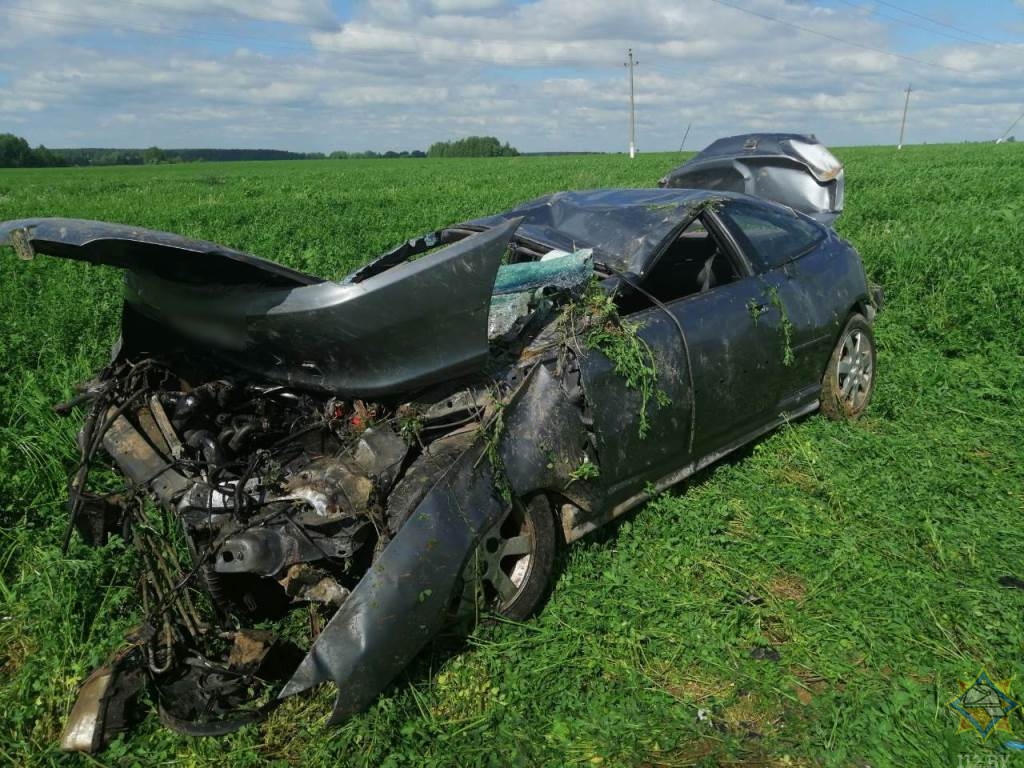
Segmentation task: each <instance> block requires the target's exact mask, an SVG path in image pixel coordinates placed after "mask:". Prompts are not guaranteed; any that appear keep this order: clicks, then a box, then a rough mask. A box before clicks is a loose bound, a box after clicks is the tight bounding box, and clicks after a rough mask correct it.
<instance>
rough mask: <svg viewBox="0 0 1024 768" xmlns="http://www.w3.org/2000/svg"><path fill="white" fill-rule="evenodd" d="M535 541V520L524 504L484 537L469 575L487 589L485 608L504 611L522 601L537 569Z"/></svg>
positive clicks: (510, 510) (515, 508)
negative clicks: (535, 565)
mask: <svg viewBox="0 0 1024 768" xmlns="http://www.w3.org/2000/svg"><path fill="white" fill-rule="evenodd" d="M535 542H536V532H535V531H534V526H533V521H532V520H531V519H530V516H529V515H528V514H526V509H525V508H524V507H523V506H522V505H521V504H519V503H517V502H516V503H513V504H512V507H511V509H509V511H508V512H507V513H506V514H505V516H504V517H503V518H502V519H501V520H500V521H499V522H498V523H497V524H496V525H495V526H494V527H493V528H491V529H490V530H489V531H488V532H487V533H486V534H484V536H483V538H482V539H481V541H480V546H479V547H478V548H477V551H476V555H475V557H474V558H472V559H471V560H470V562H469V566H468V568H467V576H469V577H470V578H471V579H472V581H473V582H474V583H475V584H477V585H479V587H482V589H483V599H484V602H483V604H484V605H486V606H490V607H492V608H494V609H496V610H499V611H500V610H502V609H503V608H506V607H508V606H509V605H511V604H512V603H514V602H515V601H516V599H518V597H519V595H521V594H522V592H523V590H524V588H525V587H526V584H527V582H528V581H529V579H530V573H531V572H532V570H533V563H534V557H533V549H534V543H535ZM473 577H475V578H473ZM469 580H470V579H467V581H469Z"/></svg>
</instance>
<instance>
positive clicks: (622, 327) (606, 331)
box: [562, 280, 670, 439]
mask: <svg viewBox="0 0 1024 768" xmlns="http://www.w3.org/2000/svg"><path fill="white" fill-rule="evenodd" d="M562 318H563V327H564V328H565V335H566V338H568V339H572V338H575V337H576V334H577V333H580V332H582V333H583V338H584V344H585V346H586V347H587V349H593V350H597V351H599V352H600V353H601V354H603V355H604V356H605V357H607V358H608V359H609V360H610V361H611V363H612V367H613V369H614V371H615V373H617V374H618V375H619V376H621V377H622V378H623V380H624V381H625V382H626V386H627V387H629V388H630V389H634V390H636V391H637V392H639V393H640V413H639V419H638V420H639V431H640V437H641V439H643V438H645V437H646V436H647V432H648V430H649V429H650V417H649V413H648V405H649V403H650V401H651V400H652V399H653V400H654V401H655V402H656V403H657V404H658V405H659V406H666V405H668V404H669V402H670V400H669V397H668V395H666V394H665V392H664V391H663V390H662V389H661V388H660V387H659V386H658V368H657V360H656V359H655V357H654V351H653V350H652V349H651V348H650V346H649V345H648V344H647V342H646V341H644V340H643V339H642V338H640V335H639V334H638V331H639V330H640V328H641V327H642V324H641V323H639V322H631V321H629V320H624V319H623V318H621V317H620V316H619V310H618V307H616V306H615V300H614V299H613V298H612V297H611V296H609V295H607V294H606V293H605V292H604V291H602V290H601V287H600V285H599V284H598V282H597V281H596V280H591V282H590V284H589V285H588V286H587V288H586V290H585V291H584V293H583V296H582V298H581V299H580V301H579V303H570V304H567V305H566V307H565V309H564V310H563V314H562Z"/></svg>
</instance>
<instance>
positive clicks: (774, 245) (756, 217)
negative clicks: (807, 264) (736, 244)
mask: <svg viewBox="0 0 1024 768" xmlns="http://www.w3.org/2000/svg"><path fill="white" fill-rule="evenodd" d="M720 215H721V217H722V218H723V219H725V220H726V222H727V223H728V224H729V225H730V229H732V230H733V234H734V235H736V236H737V239H739V240H740V241H741V244H742V245H744V246H748V248H746V249H745V250H750V251H752V253H751V254H750V256H751V258H752V259H754V260H756V261H757V262H760V264H761V265H762V266H763V267H764V268H765V269H771V268H772V267H778V266H781V265H782V264H785V263H786V262H787V261H792V260H793V259H795V258H796V257H798V256H801V255H802V254H804V253H806V252H807V251H808V250H809V249H810V248H811V247H812V246H814V245H815V244H817V243H819V242H820V241H821V240H822V239H824V237H825V233H824V232H823V231H822V230H821V228H820V227H818V225H817V224H814V223H813V222H810V221H807V220H806V219H803V218H801V217H800V216H798V215H797V214H796V213H794V212H793V211H791V210H788V209H786V208H775V207H772V208H761V207H759V206H753V205H748V204H746V203H733V204H732V205H729V206H728V207H726V208H725V209H724V210H722V211H721V214H720ZM743 241H746V242H743Z"/></svg>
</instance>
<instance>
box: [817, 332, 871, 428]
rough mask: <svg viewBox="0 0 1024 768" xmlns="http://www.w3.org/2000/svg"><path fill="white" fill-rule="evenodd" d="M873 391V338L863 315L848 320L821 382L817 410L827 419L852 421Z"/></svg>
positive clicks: (858, 414) (868, 400) (863, 407)
mask: <svg viewBox="0 0 1024 768" xmlns="http://www.w3.org/2000/svg"><path fill="white" fill-rule="evenodd" d="M874 390H875V336H874V334H873V333H872V331H871V326H870V324H868V321H867V320H865V319H864V316H863V315H859V314H855V315H853V316H851V317H850V319H849V321H847V323H846V327H845V328H843V332H842V333H841V334H840V335H839V341H838V343H837V344H836V347H835V349H834V350H833V351H832V357H831V358H830V359H829V361H828V365H827V366H826V367H825V375H824V376H823V377H822V380H821V411H822V413H824V414H825V415H826V416H828V417H829V418H830V419H855V418H857V417H858V416H860V415H861V414H862V413H863V412H864V410H865V409H866V408H867V407H868V403H870V402H871V395H872V393H873V392H874Z"/></svg>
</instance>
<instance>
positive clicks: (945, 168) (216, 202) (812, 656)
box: [0, 145, 1024, 766]
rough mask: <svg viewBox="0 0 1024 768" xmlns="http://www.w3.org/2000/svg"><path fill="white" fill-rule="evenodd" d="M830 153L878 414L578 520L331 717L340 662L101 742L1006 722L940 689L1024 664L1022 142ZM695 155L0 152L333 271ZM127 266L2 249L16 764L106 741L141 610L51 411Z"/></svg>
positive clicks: (814, 737)
mask: <svg viewBox="0 0 1024 768" xmlns="http://www.w3.org/2000/svg"><path fill="white" fill-rule="evenodd" d="M839 154H840V155H841V157H842V159H843V160H844V161H845V163H846V167H847V180H848V181H847V184H848V187H847V210H846V212H845V213H844V215H843V217H842V218H841V219H840V220H839V227H838V228H839V230H840V232H841V233H842V234H843V236H844V237H847V238H848V239H850V240H851V241H852V242H853V243H854V244H855V245H856V246H857V247H858V249H859V250H860V252H861V253H862V254H863V256H864V259H865V262H866V264H867V267H868V271H869V273H870V274H871V276H872V277H873V278H875V279H876V280H879V281H881V282H883V283H884V284H885V285H886V288H887V295H888V307H887V308H886V310H885V312H884V313H883V314H882V315H881V316H880V318H879V322H878V327H877V336H878V344H879V360H878V389H877V391H876V394H875V401H874V404H873V405H872V407H871V409H870V410H869V412H868V415H867V416H866V418H864V419H862V420H860V421H859V422H857V423H854V424H840V423H833V422H829V421H827V420H825V419H823V418H821V417H817V416H815V417H811V418H809V419H806V420H804V421H802V422H798V423H795V424H792V425H790V426H787V427H786V428H784V429H781V430H779V431H777V432H775V433H774V434H772V435H771V436H769V437H768V438H766V439H764V440H762V441H761V442H760V443H759V444H757V445H756V446H755V447H754V448H753V449H752V450H750V451H748V452H746V454H745V455H743V456H741V457H739V458H737V459H735V460H733V461H730V462H728V463H725V464H722V465H719V466H718V467H717V468H715V469H713V470H712V471H710V472H707V473H705V474H704V475H702V476H701V477H699V478H697V479H696V480H695V481H694V482H692V483H691V484H690V485H689V487H687V488H685V489H682V488H681V489H678V490H677V491H676V492H674V493H669V494H664V495H662V496H660V497H658V498H657V499H655V500H654V501H652V502H651V503H649V504H647V505H646V506H645V507H643V508H642V509H640V510H639V511H638V512H636V513H635V514H633V515H631V516H629V517H628V518H627V520H626V521H625V522H623V523H621V524H619V525H618V526H616V527H615V528H614V529H613V530H607V531H602V532H599V533H598V534H597V535H595V536H593V537H591V538H589V539H585V540H584V541H582V542H580V543H578V544H577V545H576V546H574V547H572V548H570V549H569V550H568V552H567V553H566V555H565V556H564V559H563V567H562V570H561V573H560V576H559V579H558V581H557V584H556V585H555V589H554V593H553V595H552V598H551V601H550V603H549V605H548V607H547V608H546V610H545V611H544V612H543V613H542V614H541V615H540V616H539V617H538V618H537V619H535V620H533V621H531V622H529V623H528V624H526V625H512V624H499V625H497V626H488V627H485V628H483V629H481V630H479V631H478V633H477V634H476V635H475V636H474V637H473V638H472V639H471V641H470V643H469V647H468V648H466V649H465V650H464V651H463V652H461V653H457V654H451V653H450V652H448V651H446V650H444V649H442V648H440V647H437V648H432V649H431V650H429V651H427V652H425V653H424V654H423V655H422V656H421V657H420V658H419V659H418V660H417V662H416V663H415V664H414V665H413V668H412V669H410V670H409V671H408V672H407V673H406V674H405V675H403V676H402V677H401V678H400V679H399V680H398V681H397V683H396V684H395V685H394V686H393V687H392V688H391V689H389V690H388V691H387V692H386V693H385V695H384V696H382V697H381V698H380V700H379V701H378V703H377V704H376V705H374V707H372V708H371V709H370V711H368V712H367V713H365V714H363V715H360V716H358V717H356V718H354V719H353V720H351V721H350V722H348V723H346V724H344V725H343V726H341V727H336V728H328V727H325V726H324V725H323V724H322V719H323V717H324V716H325V715H326V713H327V712H328V709H329V707H328V702H329V698H330V691H328V690H326V689H324V690H322V691H320V692H318V693H317V694H315V695H314V696H312V697H310V698H301V697H300V698H296V699H293V700H291V701H289V702H288V703H287V704H286V705H285V706H284V707H282V709H281V710H279V711H278V712H277V713H276V714H275V715H274V716H273V717H272V718H271V719H270V720H269V721H268V722H267V723H265V724H263V725H261V726H258V727H249V728H246V729H245V730H243V731H242V732H240V733H238V734H235V735H232V736H230V737H227V738H224V739H221V740H214V739H206V740H198V739H190V738H186V737H181V736H177V735H174V734H171V733H169V732H167V731H165V730H163V729H162V728H161V727H160V726H159V724H158V723H157V721H156V718H155V717H154V716H152V715H148V716H147V717H146V719H145V720H144V721H143V723H142V724H141V725H140V726H139V727H138V728H137V729H136V730H135V731H134V732H132V733H131V734H130V735H129V736H128V737H126V738H125V739H123V740H121V741H118V742H116V743H115V744H114V745H112V746H111V747H110V748H109V749H108V750H107V751H106V752H105V753H103V754H102V755H100V756H99V758H98V761H99V762H100V763H102V764H106V765H156V764H182V765H207V764H218V763H226V762H229V763H230V764H232V765H246V764H257V763H261V762H263V761H273V762H276V763H277V764H280V765H289V764H299V763H301V764H303V765H314V766H318V765H324V766H327V765H356V766H376V765H393V766H403V765H410V766H412V765H416V766H420V765H495V766H498V765H517V764H522V765H552V766H560V765H572V764H589V765H597V764H603V765H641V764H647V765H666V766H672V765H690V764H701V763H703V764H706V765H721V764H759V765H760V764H769V765H817V764H824V765H871V766H889V765H893V766H896V765H914V766H918V765H922V766H923V765H945V766H949V765H956V764H957V762H958V755H960V754H976V753H979V752H982V751H984V750H997V749H999V747H998V742H999V739H1000V738H1003V736H1002V735H1001V734H997V735H996V736H994V737H992V738H990V739H989V741H988V743H987V744H986V745H984V746H982V745H981V743H980V741H979V740H978V739H977V737H975V736H974V735H972V734H965V735H957V734H956V732H955V731H956V725H957V723H956V720H955V718H954V717H953V716H952V714H951V713H950V712H949V711H947V710H946V709H945V702H946V701H947V700H948V699H950V698H951V697H952V696H954V695H956V694H957V692H958V689H957V683H956V681H957V680H958V679H967V678H968V677H971V676H973V675H974V674H975V673H976V672H977V671H978V670H979V669H980V668H981V667H983V666H984V667H985V668H987V669H988V671H989V672H990V673H991V674H992V676H993V677H1000V678H1005V677H1010V676H1016V677H1018V678H1020V677H1021V673H1022V672H1024V663H1022V659H1024V656H1022V653H1021V651H1022V644H1024V623H1022V619H1024V591H1020V590H1015V589H1007V588H1002V587H1000V586H999V585H998V583H997V579H998V578H999V577H1000V576H1002V575H1005V574H1014V575H1017V576H1020V577H1024V556H1022V554H1021V553H1022V545H1021V538H1020V536H1019V531H1020V527H1021V521H1022V519H1024V449H1022V447H1021V443H1022V435H1024V255H1022V254H1024V247H1022V243H1024V175H1022V174H1019V173H1016V172H1014V171H1012V170H1011V169H1014V168H1019V167H1021V162H1022V161H1024V147H1020V146H1014V145H1001V146H991V145H975V146H966V145H965V146H935V147H909V148H906V149H904V150H903V151H902V152H896V151H895V150H892V149H891V148H872V149H850V150H845V151H842V152H840V153H839ZM677 161H678V157H677V156H674V155H661V156H655V155H642V156H640V157H639V158H638V159H637V160H636V161H635V162H632V163H631V162H629V161H628V160H627V159H626V158H624V157H621V156H609V157H574V158H514V159H495V160H486V161H472V160H466V161H461V160H446V161H445V160H442V161H428V160H424V161H346V162H298V163H288V162H283V163H238V164H215V165H213V164H211V165H182V166H170V167H160V168H112V169H54V170H33V171H28V170H26V171H2V172H0V219H9V218H17V217H25V216H54V215H62V216H75V217H83V218H99V219H109V220H114V221H122V222H128V223H133V224H138V225H143V226H149V227H154V228H158V229H167V230H172V231H177V232H182V233H184V234H186V235H191V236H198V237H204V238H208V239H212V240H216V241H219V242H223V243H226V244H228V245H232V246H235V247H239V248H243V249H246V250H250V251H253V252H255V253H258V254H260V255H264V256H268V257H271V258H275V259H279V260H281V261H283V262H285V263H287V264H290V265H292V266H295V267H298V268H301V269H305V270H310V271H315V272H319V273H321V274H324V275H327V276H340V275H342V274H344V273H345V272H347V271H348V270H349V269H350V268H351V267H353V266H354V265H356V264H358V263H360V262H362V261H364V260H366V259H367V258H369V257H371V256H373V255H375V254H376V253H377V252H379V251H381V250H383V249H384V248H386V247H388V246H390V245H393V244H395V243H397V242H398V241H400V240H401V239H403V238H405V237H408V236H411V235H415V234H419V233H422V232H425V231H427V230H429V229H431V228H433V227H435V226H437V225H441V224H446V223H449V222H452V221H455V220H458V219H463V218H468V217H472V216H477V215H483V214H486V213H490V212H494V211H497V210H500V209H503V208H506V207H509V206H511V205H512V204H514V203H516V202H519V201H521V200H524V199H527V198H529V197H532V196H535V195H539V194H543V193H545V192H550V191H554V190H557V189H564V188H586V187H597V186H644V185H649V184H651V183H653V181H654V180H655V179H657V178H658V177H659V176H660V175H661V174H662V173H663V172H664V171H665V170H667V169H668V168H669V167H671V166H672V165H673V164H674V163H676V162H677ZM118 281H119V278H118V276H117V274H116V273H113V272H111V271H107V270H102V269H92V268H86V267H84V266H83V265H80V264H74V263H66V262H61V261H59V260H53V259H47V258H45V257H40V258H37V259H36V260H35V261H32V262H28V263H22V262H18V261H17V260H16V259H15V258H14V256H13V254H12V253H10V252H5V253H3V254H2V255H0V286H2V291H0V364H2V367H0V542H2V543H0V570H2V578H0V701H2V702H3V706H2V708H0V733H2V734H4V738H3V739H2V740H0V762H4V761H9V762H11V763H13V764H49V763H56V762H62V761H66V762H72V763H75V762H81V763H83V764H86V763H90V761H87V760H85V759H84V758H80V757H65V756H62V755H61V754H60V753H59V752H58V749H57V743H56V740H57V736H58V734H59V731H60V728H61V724H62V719H63V718H64V716H65V715H66V714H67V711H68V709H69V707H70V705H71V702H72V700H73V697H74V693H75V687H76V685H77V683H78V681H79V680H80V679H81V678H82V676H83V675H84V674H85V673H86V672H87V671H88V670H89V668H90V667H91V666H92V665H94V664H96V663H99V662H102V661H103V659H104V657H105V656H106V654H107V653H108V652H109V651H110V650H111V649H113V648H114V647H115V646H116V644H117V642H118V641H119V638H120V635H121V633H122V632H123V630H124V629H125V627H127V626H129V625H130V624H131V622H132V620H133V619H134V618H137V615H136V613H135V606H134V604H133V601H132V598H131V594H132V578H133V575H132V574H133V570H132V562H131V557H130V556H129V555H127V554H126V553H123V552H122V551H121V550H120V549H117V547H116V545H112V547H111V549H110V551H105V552H95V551H91V550H88V549H86V548H85V547H83V546H81V545H80V544H78V543H75V544H74V545H73V546H72V549H71V552H70V554H69V556H68V557H66V558H65V557H61V556H60V554H59V551H58V542H59V538H60V535H61V533H62V530H63V527H64V524H65V516H66V512H65V509H64V507H63V499H64V498H65V483H66V476H67V473H68V471H69V469H70V468H71V467H72V465H73V462H74V448H73V446H74V433H75V430H76V427H77V423H76V420H75V419H70V420H59V419H57V418H56V417H54V416H53V415H52V414H51V412H50V410H49V405H50V404H51V403H52V402H54V401H57V400H59V399H62V398H64V397H65V396H67V395H68V393H69V392H70V387H71V385H72V383H73V382H75V381H76V380H79V379H83V378H86V377H87V376H88V375H89V374H90V373H91V372H92V371H93V369H95V368H96V367H98V366H99V365H101V364H102V363H103V362H104V360H105V357H106V355H107V350H108V348H109V345H110V343H111V342H112V341H113V339H114V337H115V335H116V332H117V325H118V314H117V308H118V303H119V282H118ZM769 647H771V648H774V649H776V650H777V652H778V654H779V658H778V660H777V661H772V660H771V659H770V658H769V659H763V658H762V659H758V658H755V657H754V656H758V655H764V654H758V653H755V654H754V656H752V651H754V650H755V649H759V648H769ZM1013 691H1014V692H1015V693H1018V694H1020V693H1024V685H1022V684H1020V683H1019V682H1016V681H1015V683H1014V688H1013ZM698 710H704V711H705V712H704V715H705V719H703V720H700V719H698ZM1014 728H1015V730H1016V732H1017V733H1018V734H1024V722H1022V720H1021V718H1019V717H1017V716H1016V715H1015V716H1014Z"/></svg>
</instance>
